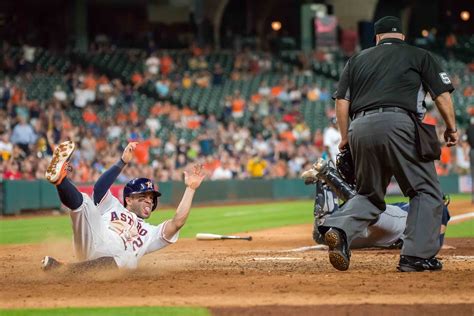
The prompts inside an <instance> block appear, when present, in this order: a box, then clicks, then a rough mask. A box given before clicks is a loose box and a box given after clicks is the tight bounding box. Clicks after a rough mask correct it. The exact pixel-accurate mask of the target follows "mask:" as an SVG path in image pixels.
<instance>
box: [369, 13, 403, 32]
mask: <svg viewBox="0 0 474 316" xmlns="http://www.w3.org/2000/svg"><path fill="white" fill-rule="evenodd" d="M374 32H375V35H377V34H382V33H403V31H402V21H400V19H399V18H397V17H395V16H385V17H383V18H381V19H379V20H378V21H377V22H375V24H374Z"/></svg>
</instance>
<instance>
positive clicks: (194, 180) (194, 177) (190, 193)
mask: <svg viewBox="0 0 474 316" xmlns="http://www.w3.org/2000/svg"><path fill="white" fill-rule="evenodd" d="M205 177H206V174H204V173H203V171H202V165H199V164H197V165H195V166H193V170H192V171H191V172H189V171H185V172H184V184H185V185H186V190H185V191H184V194H183V198H182V199H181V202H180V203H179V205H178V208H177V209H176V213H175V215H174V217H173V219H171V220H170V221H168V223H167V224H166V226H165V229H164V232H163V234H164V237H165V238H166V239H168V240H170V239H171V238H172V237H173V236H174V235H175V234H176V233H177V232H178V230H179V229H180V228H181V227H183V226H184V224H185V223H186V220H187V218H188V215H189V211H190V210H191V204H192V202H193V197H194V192H196V189H197V188H199V186H200V185H201V183H202V181H203V180H204V178H205Z"/></svg>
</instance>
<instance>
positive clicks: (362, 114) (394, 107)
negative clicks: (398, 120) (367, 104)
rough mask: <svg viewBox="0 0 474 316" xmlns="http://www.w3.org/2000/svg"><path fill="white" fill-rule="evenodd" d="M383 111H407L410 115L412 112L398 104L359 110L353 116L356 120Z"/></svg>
mask: <svg viewBox="0 0 474 316" xmlns="http://www.w3.org/2000/svg"><path fill="white" fill-rule="evenodd" d="M382 112H398V113H405V114H408V115H410V112H408V111H407V110H405V109H402V108H399V107H396V106H390V107H380V108H378V109H373V110H366V111H359V112H357V113H356V114H354V115H353V116H352V119H353V120H355V119H356V118H359V117H362V116H366V115H370V114H375V113H382Z"/></svg>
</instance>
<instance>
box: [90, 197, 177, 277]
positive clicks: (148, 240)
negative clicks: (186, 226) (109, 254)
mask: <svg viewBox="0 0 474 316" xmlns="http://www.w3.org/2000/svg"><path fill="white" fill-rule="evenodd" d="M97 210H98V211H99V212H100V214H101V215H102V219H103V221H104V222H106V223H107V225H108V229H109V230H110V231H111V232H112V234H111V235H112V240H113V242H115V243H118V244H119V247H118V249H121V250H122V251H121V253H118V254H114V258H116V261H117V265H119V266H121V267H122V266H123V267H127V268H136V265H137V264H138V260H139V259H140V258H141V257H142V256H143V255H145V254H147V253H150V252H153V251H156V250H159V249H161V248H164V247H166V246H168V245H169V244H171V243H174V242H176V240H177V239H178V235H179V233H176V235H175V236H173V237H172V238H171V240H167V239H166V238H165V236H164V235H163V231H164V228H165V226H166V224H167V223H168V222H167V221H166V222H164V223H161V224H160V225H158V226H155V225H150V224H148V223H146V222H145V221H144V220H143V219H142V218H139V217H138V216H137V215H136V214H135V213H133V212H130V211H129V210H127V209H126V208H125V207H124V206H123V205H122V204H121V203H120V202H119V200H118V199H117V198H116V197H115V196H113V195H112V194H111V193H110V191H109V192H107V194H106V195H105V196H104V198H103V199H102V201H101V202H100V203H99V204H98V205H97Z"/></svg>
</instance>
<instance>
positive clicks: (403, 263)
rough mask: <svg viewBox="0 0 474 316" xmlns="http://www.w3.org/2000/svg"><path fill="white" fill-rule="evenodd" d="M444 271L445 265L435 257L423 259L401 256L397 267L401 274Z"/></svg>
mask: <svg viewBox="0 0 474 316" xmlns="http://www.w3.org/2000/svg"><path fill="white" fill-rule="evenodd" d="M442 269H443V264H442V263H441V261H439V260H438V259H436V258H435V257H432V258H430V259H423V258H418V257H412V256H400V261H399V262H398V267H397V270H398V271H400V272H423V271H440V270H442Z"/></svg>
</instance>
